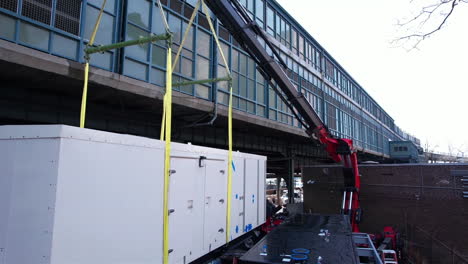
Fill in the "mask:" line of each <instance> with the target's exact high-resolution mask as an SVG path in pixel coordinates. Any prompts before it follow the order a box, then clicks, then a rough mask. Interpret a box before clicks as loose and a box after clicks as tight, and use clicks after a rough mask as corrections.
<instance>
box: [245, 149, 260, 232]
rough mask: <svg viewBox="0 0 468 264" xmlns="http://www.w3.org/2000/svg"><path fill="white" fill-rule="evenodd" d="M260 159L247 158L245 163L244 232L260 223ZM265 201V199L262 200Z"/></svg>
mask: <svg viewBox="0 0 468 264" xmlns="http://www.w3.org/2000/svg"><path fill="white" fill-rule="evenodd" d="M258 162H259V161H258V160H255V159H251V158H246V159H245V165H244V190H245V191H244V232H248V231H250V230H252V229H253V228H255V227H256V226H257V224H258V202H259V197H258V169H259V168H258ZM261 202H262V203H265V201H264V199H263V200H262V201H261Z"/></svg>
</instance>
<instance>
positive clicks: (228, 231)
mask: <svg viewBox="0 0 468 264" xmlns="http://www.w3.org/2000/svg"><path fill="white" fill-rule="evenodd" d="M201 2H202V5H203V11H204V12H205V15H206V17H207V18H208V24H209V25H210V29H211V32H213V37H214V39H215V42H216V45H217V46H218V50H219V53H220V54H221V57H222V59H223V62H224V65H226V71H227V73H228V75H229V77H231V71H230V70H229V65H228V63H227V60H226V57H225V56H224V53H223V49H222V48H221V44H219V39H218V35H216V31H215V29H214V27H213V23H212V22H211V16H210V12H209V9H208V7H207V6H206V4H205V1H203V0H201ZM215 96H218V95H215ZM232 166H233V164H232V81H229V106H228V178H227V199H226V200H227V202H226V243H229V240H230V235H231V202H232Z"/></svg>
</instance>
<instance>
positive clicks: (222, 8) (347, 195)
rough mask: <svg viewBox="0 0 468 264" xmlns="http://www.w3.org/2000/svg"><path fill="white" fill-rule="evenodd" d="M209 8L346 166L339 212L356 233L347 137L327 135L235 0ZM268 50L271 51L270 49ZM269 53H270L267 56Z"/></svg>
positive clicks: (352, 155)
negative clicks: (344, 215)
mask: <svg viewBox="0 0 468 264" xmlns="http://www.w3.org/2000/svg"><path fill="white" fill-rule="evenodd" d="M205 2H206V4H207V5H208V7H209V8H210V9H211V11H212V12H213V13H214V14H215V15H216V17H217V18H218V19H219V20H220V21H221V23H222V24H223V26H224V27H226V28H227V29H228V30H229V32H230V33H231V34H232V36H233V37H234V38H235V39H236V41H237V42H238V43H239V44H240V45H241V47H242V48H243V49H244V50H245V51H246V52H247V53H249V55H250V56H251V57H252V59H253V60H255V62H256V63H257V65H258V70H259V71H260V72H261V73H262V75H263V76H264V77H265V79H266V80H268V81H269V82H270V84H273V81H274V82H275V83H276V85H272V87H273V88H274V89H276V91H277V92H278V94H279V95H280V96H283V95H282V94H284V98H283V99H284V101H285V103H286V104H287V105H288V106H289V107H290V108H291V110H292V111H293V113H294V115H295V116H296V118H297V119H298V120H299V122H301V123H302V124H303V125H304V127H305V129H306V132H307V134H308V135H310V136H311V137H313V138H315V139H318V140H319V141H320V142H321V143H322V144H324V145H325V148H326V151H327V152H328V153H329V155H330V157H331V158H332V159H333V160H334V161H336V162H343V165H344V167H345V169H344V174H345V175H344V176H345V189H344V191H343V203H342V212H343V213H344V214H349V215H350V218H351V225H352V229H353V232H358V231H359V229H358V225H357V224H358V222H359V220H360V215H361V210H360V208H359V188H360V179H359V171H358V166H357V154H356V152H355V151H354V150H353V142H352V140H350V139H338V138H335V137H333V135H331V134H330V132H329V131H328V129H327V127H326V126H325V124H324V123H323V122H322V120H321V119H320V117H319V115H318V114H317V113H316V112H315V110H314V109H313V108H312V106H311V105H310V104H309V102H308V101H307V100H306V98H305V97H304V95H303V94H302V93H301V92H300V91H299V90H298V89H297V87H296V86H295V85H294V84H293V83H292V82H291V80H290V79H289V77H288V75H287V74H286V70H287V68H286V64H285V63H284V62H283V61H282V60H281V58H280V56H279V54H278V53H277V51H276V48H275V47H274V46H273V44H271V42H270V41H269V38H268V37H267V36H266V34H265V32H264V31H263V29H262V28H260V27H259V26H258V25H257V24H256V23H255V21H253V20H252V19H251V18H250V17H249V15H248V14H247V12H246V11H245V9H244V7H243V6H241V5H240V3H239V2H238V1H237V0H205ZM270 50H271V53H269V51H270ZM270 54H271V55H270Z"/></svg>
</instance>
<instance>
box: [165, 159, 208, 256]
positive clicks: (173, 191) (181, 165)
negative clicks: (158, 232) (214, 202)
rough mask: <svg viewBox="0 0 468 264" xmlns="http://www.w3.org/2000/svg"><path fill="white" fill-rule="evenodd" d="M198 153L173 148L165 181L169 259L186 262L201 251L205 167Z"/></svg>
mask: <svg viewBox="0 0 468 264" xmlns="http://www.w3.org/2000/svg"><path fill="white" fill-rule="evenodd" d="M199 158H200V156H199V155H196V154H192V155H189V154H187V153H186V152H181V151H173V153H172V157H171V168H170V171H171V173H170V184H169V204H168V206H169V250H170V252H171V253H169V262H170V263H188V262H190V261H191V260H193V259H195V258H197V257H198V256H201V255H203V254H205V251H204V249H203V244H202V243H200V241H201V240H202V238H203V228H204V222H203V215H204V207H205V204H204V193H205V182H204V179H205V167H200V166H199Z"/></svg>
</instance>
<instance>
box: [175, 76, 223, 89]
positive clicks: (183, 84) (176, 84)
mask: <svg viewBox="0 0 468 264" xmlns="http://www.w3.org/2000/svg"><path fill="white" fill-rule="evenodd" d="M231 80H232V78H231V77H230V76H226V77H223V78H214V79H204V80H195V81H186V82H177V83H172V86H174V87H179V86H185V85H194V84H204V83H214V82H222V81H231Z"/></svg>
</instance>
